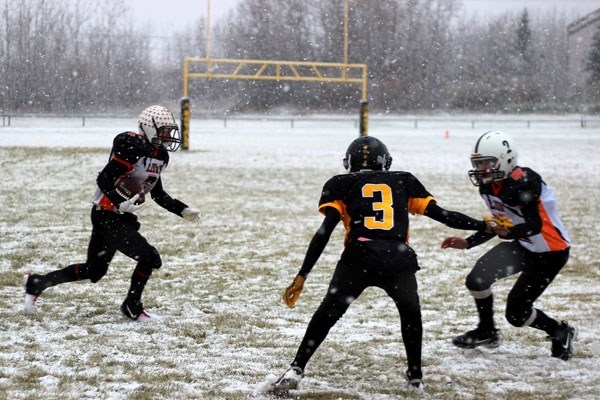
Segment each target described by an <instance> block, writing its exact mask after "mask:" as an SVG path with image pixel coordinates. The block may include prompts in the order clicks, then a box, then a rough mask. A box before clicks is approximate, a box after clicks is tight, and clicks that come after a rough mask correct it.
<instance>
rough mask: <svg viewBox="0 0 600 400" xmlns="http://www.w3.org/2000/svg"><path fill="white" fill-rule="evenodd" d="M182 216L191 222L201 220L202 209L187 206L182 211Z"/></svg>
mask: <svg viewBox="0 0 600 400" xmlns="http://www.w3.org/2000/svg"><path fill="white" fill-rule="evenodd" d="M181 216H182V217H183V218H185V219H186V220H187V221H190V222H198V221H200V210H197V209H195V208H191V207H187V208H184V209H183V211H182V212H181Z"/></svg>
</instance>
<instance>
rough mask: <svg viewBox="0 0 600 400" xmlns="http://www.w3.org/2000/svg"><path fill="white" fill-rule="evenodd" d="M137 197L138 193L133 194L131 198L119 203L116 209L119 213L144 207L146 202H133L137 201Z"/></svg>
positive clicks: (130, 211) (131, 211)
mask: <svg viewBox="0 0 600 400" xmlns="http://www.w3.org/2000/svg"><path fill="white" fill-rule="evenodd" d="M139 198H140V194H139V193H138V194H136V195H135V196H133V197H132V198H130V199H129V200H125V201H124V202H122V203H121V204H119V207H118V208H117V210H118V211H119V212H120V213H121V214H125V213H134V212H136V211H137V210H139V209H140V208H142V207H144V204H146V203H142V204H135V202H136V201H138V199H139Z"/></svg>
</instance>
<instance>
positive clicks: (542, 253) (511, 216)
mask: <svg viewBox="0 0 600 400" xmlns="http://www.w3.org/2000/svg"><path fill="white" fill-rule="evenodd" d="M471 163H472V165H473V169H472V170H471V171H469V177H470V178H471V181H472V182H473V184H474V185H475V186H478V187H479V194H480V195H481V197H482V198H483V200H484V202H485V203H486V205H487V207H488V208H489V210H490V212H491V213H492V216H493V217H495V218H496V219H498V220H500V221H505V223H504V225H502V224H500V225H498V226H497V227H496V228H494V229H493V232H491V233H486V232H477V233H475V234H473V235H472V236H469V237H468V238H466V239H463V238H459V237H448V238H446V239H444V241H443V242H442V248H455V249H470V248H472V247H475V246H478V245H480V244H482V243H485V242H487V241H488V240H490V239H491V238H493V237H495V236H496V235H498V236H499V237H500V238H501V239H504V240H505V241H503V242H501V243H500V244H498V245H496V246H494V247H493V248H492V249H491V250H489V251H488V252H486V253H485V254H484V255H483V256H481V257H480V258H479V259H478V260H477V262H476V263H475V266H474V267H473V269H472V270H471V272H470V273H469V275H467V279H466V286H467V289H469V291H470V292H471V295H472V296H473V298H474V299H475V305H476V307H477V311H478V314H479V324H478V326H477V328H476V329H473V330H470V331H468V332H466V333H464V334H462V335H460V336H457V337H455V338H454V340H453V342H454V344H455V345H456V346H458V347H462V348H469V349H472V348H475V347H478V346H486V347H497V346H499V345H500V336H499V334H498V329H496V326H495V324H494V308H493V305H494V300H493V295H492V288H491V286H492V284H493V283H494V282H496V281H497V280H499V279H502V278H505V277H507V276H512V275H515V274H518V273H520V275H519V278H518V279H517V281H516V282H515V284H514V286H513V288H512V289H511V291H510V293H509V294H508V298H507V301H506V319H507V321H508V322H509V323H510V324H511V325H513V326H516V327H523V326H530V327H532V328H535V329H539V330H542V331H544V332H546V333H547V334H548V336H549V337H550V339H551V341H552V353H551V354H552V356H553V357H556V358H560V359H562V360H568V359H569V358H570V357H571V354H572V352H573V349H572V342H573V340H574V339H575V337H576V335H577V331H576V329H575V328H574V327H572V326H571V325H569V324H568V323H567V322H565V321H562V322H558V321H556V320H555V319H553V318H550V317H549V316H548V315H546V314H545V313H544V312H543V311H541V310H540V309H538V308H535V307H534V306H533V303H534V302H535V301H536V300H537V298H538V297H539V296H541V295H542V293H543V292H544V290H546V288H547V287H548V285H549V284H550V283H551V282H552V281H553V280H554V278H555V277H556V275H557V274H558V273H559V272H560V270H561V269H562V268H563V267H564V266H565V264H566V263H567V260H568V259H569V248H570V239H569V234H568V233H567V231H566V229H565V228H564V226H563V223H562V221H561V219H560V217H559V215H558V211H557V207H556V203H557V202H556V195H555V193H554V190H553V189H552V188H551V187H550V186H548V185H547V184H546V182H544V180H543V179H542V177H541V176H540V175H539V174H537V173H536V172H535V171H533V170H532V169H531V168H526V167H519V166H518V164H517V147H516V145H515V143H514V140H513V139H512V138H511V137H510V136H509V135H507V134H505V133H503V132H500V131H489V132H486V133H484V134H483V135H481V137H480V138H479V139H478V140H477V142H476V143H475V147H474V149H473V153H472V154H471Z"/></svg>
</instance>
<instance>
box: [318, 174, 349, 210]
mask: <svg viewBox="0 0 600 400" xmlns="http://www.w3.org/2000/svg"><path fill="white" fill-rule="evenodd" d="M336 182H337V179H336V177H335V176H334V177H333V178H331V179H329V180H328V181H327V182H325V185H323V190H322V191H321V198H320V199H319V207H318V209H319V212H320V213H321V214H325V209H326V208H327V207H333V208H335V209H336V210H337V211H338V212H339V213H340V215H344V214H345V207H344V203H343V202H342V201H341V199H342V198H343V196H342V195H341V193H340V189H339V187H338V185H337V184H336Z"/></svg>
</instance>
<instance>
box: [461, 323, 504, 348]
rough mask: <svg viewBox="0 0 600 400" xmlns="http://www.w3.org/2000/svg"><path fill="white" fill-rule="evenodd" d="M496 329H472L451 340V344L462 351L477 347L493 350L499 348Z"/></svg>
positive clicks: (498, 337) (498, 336)
mask: <svg viewBox="0 0 600 400" xmlns="http://www.w3.org/2000/svg"><path fill="white" fill-rule="evenodd" d="M500 342H501V341H500V335H499V332H498V329H494V328H493V329H481V328H477V329H473V330H472V331H468V332H466V333H464V334H462V335H459V336H456V337H455V338H454V339H452V343H453V344H454V345H455V346H457V347H460V348H462V349H474V348H476V347H479V346H484V347H488V348H495V347H498V346H500Z"/></svg>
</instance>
